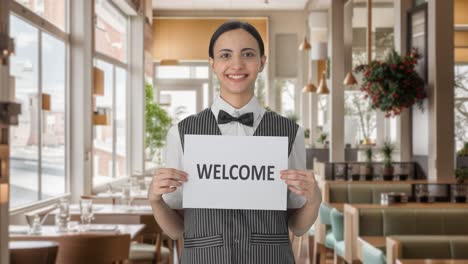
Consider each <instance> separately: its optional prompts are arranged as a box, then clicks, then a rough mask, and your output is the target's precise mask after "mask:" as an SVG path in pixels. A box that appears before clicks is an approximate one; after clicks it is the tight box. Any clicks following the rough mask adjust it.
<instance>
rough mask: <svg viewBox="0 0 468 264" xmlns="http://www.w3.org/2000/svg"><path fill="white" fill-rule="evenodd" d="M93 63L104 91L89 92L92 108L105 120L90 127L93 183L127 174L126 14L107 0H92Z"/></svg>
mask: <svg viewBox="0 0 468 264" xmlns="http://www.w3.org/2000/svg"><path fill="white" fill-rule="evenodd" d="M94 8H95V14H96V24H95V28H94V35H95V67H97V68H99V69H101V70H102V71H103V72H104V95H93V103H94V104H93V108H94V110H95V111H96V110H97V111H102V112H105V113H106V115H107V118H108V120H107V123H106V124H105V125H102V124H96V125H94V130H93V137H94V139H93V186H99V185H102V184H105V183H108V182H110V181H113V180H115V179H116V178H120V177H127V176H129V170H128V159H127V157H128V153H129V149H128V144H127V141H128V135H127V130H128V129H129V126H128V118H127V115H128V109H129V107H128V106H129V105H130V101H129V100H130V97H129V96H128V85H127V76H128V70H127V67H128V66H127V64H126V62H127V46H128V45H127V43H128V31H127V28H128V17H127V16H126V15H124V14H123V13H122V12H121V11H120V10H119V9H118V8H117V7H116V6H115V5H114V4H113V3H112V1H110V0H95V1H94Z"/></svg>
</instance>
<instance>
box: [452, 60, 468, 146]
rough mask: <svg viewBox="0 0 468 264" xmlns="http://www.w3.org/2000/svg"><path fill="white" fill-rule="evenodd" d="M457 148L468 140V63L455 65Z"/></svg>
mask: <svg viewBox="0 0 468 264" xmlns="http://www.w3.org/2000/svg"><path fill="white" fill-rule="evenodd" d="M454 132H455V149H456V150H459V149H461V148H463V145H464V142H468V65H466V64H465V65H463V64H457V65H455V131H454Z"/></svg>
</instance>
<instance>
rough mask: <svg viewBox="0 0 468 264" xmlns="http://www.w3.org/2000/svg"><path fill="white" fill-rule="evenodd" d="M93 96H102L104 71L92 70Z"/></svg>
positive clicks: (96, 68)
mask: <svg viewBox="0 0 468 264" xmlns="http://www.w3.org/2000/svg"><path fill="white" fill-rule="evenodd" d="M93 95H101V96H102V95H104V71H103V70H101V69H99V68H98V67H94V68H93Z"/></svg>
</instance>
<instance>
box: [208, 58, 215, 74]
mask: <svg viewBox="0 0 468 264" xmlns="http://www.w3.org/2000/svg"><path fill="white" fill-rule="evenodd" d="M209 62H210V66H211V69H212V70H213V72H214V59H213V58H211V57H210V59H209Z"/></svg>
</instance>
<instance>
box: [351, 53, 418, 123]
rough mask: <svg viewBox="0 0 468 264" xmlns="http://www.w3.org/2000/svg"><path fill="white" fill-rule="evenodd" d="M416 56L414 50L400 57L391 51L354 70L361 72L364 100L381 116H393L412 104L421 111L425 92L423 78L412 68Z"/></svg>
mask: <svg viewBox="0 0 468 264" xmlns="http://www.w3.org/2000/svg"><path fill="white" fill-rule="evenodd" d="M420 57H421V56H420V55H419V54H418V53H417V52H416V51H413V52H411V53H409V54H408V55H406V56H400V55H399V54H398V53H397V52H396V51H395V50H392V51H390V52H389V53H388V54H387V56H386V58H385V60H384V61H379V60H374V61H372V62H371V63H370V64H369V65H359V66H357V67H356V68H355V69H354V71H355V72H357V73H360V72H362V73H363V74H364V77H363V84H362V86H361V91H362V92H364V93H365V96H364V98H365V99H367V98H368V99H370V102H371V105H372V108H373V109H380V110H381V111H384V112H385V117H390V116H392V117H393V116H397V115H399V114H400V113H401V111H402V110H403V109H404V108H410V107H412V106H413V105H414V104H416V105H417V106H418V107H419V108H420V109H421V110H423V101H424V99H425V98H426V97H427V94H426V91H425V90H424V81H423V79H421V77H420V76H419V75H418V73H417V72H416V71H415V65H416V64H417V62H418V59H420Z"/></svg>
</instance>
